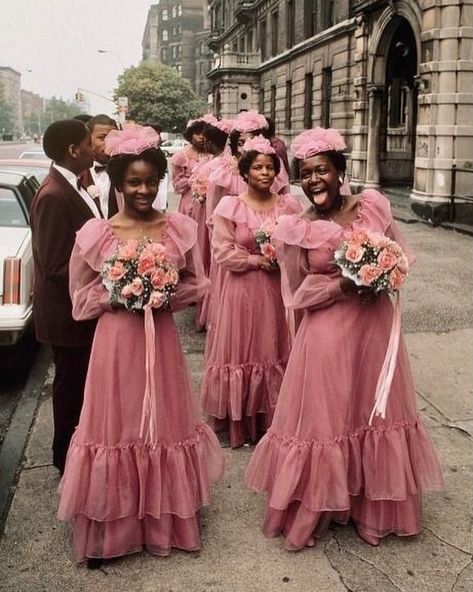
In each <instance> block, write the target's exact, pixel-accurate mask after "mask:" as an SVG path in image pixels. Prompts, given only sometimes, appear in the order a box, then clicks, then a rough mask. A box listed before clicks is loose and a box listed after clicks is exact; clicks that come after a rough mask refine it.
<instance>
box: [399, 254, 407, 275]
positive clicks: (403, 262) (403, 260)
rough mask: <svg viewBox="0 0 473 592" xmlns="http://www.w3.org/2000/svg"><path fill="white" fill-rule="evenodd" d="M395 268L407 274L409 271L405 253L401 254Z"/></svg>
mask: <svg viewBox="0 0 473 592" xmlns="http://www.w3.org/2000/svg"><path fill="white" fill-rule="evenodd" d="M397 268H398V269H399V271H400V272H401V273H403V274H407V273H408V271H409V261H408V260H407V257H406V256H405V255H401V258H400V260H399V262H398V264H397Z"/></svg>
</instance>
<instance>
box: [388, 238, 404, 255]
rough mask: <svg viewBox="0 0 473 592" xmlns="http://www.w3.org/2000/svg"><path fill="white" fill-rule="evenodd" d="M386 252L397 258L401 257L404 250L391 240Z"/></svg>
mask: <svg viewBox="0 0 473 592" xmlns="http://www.w3.org/2000/svg"><path fill="white" fill-rule="evenodd" d="M385 248H386V250H387V251H389V252H390V253H392V254H393V255H395V256H396V257H401V255H402V254H403V253H402V249H401V247H400V246H399V245H398V244H397V243H396V242H394V241H392V240H390V241H389V243H388V244H387V245H386V247H385Z"/></svg>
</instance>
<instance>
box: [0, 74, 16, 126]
mask: <svg viewBox="0 0 473 592" xmlns="http://www.w3.org/2000/svg"><path fill="white" fill-rule="evenodd" d="M3 93H4V91H3V84H2V83H1V82H0V133H2V132H5V133H7V134H9V133H11V132H12V131H13V125H14V123H13V112H12V108H11V106H10V105H9V104H8V103H7V102H6V100H5V96H4V94H3Z"/></svg>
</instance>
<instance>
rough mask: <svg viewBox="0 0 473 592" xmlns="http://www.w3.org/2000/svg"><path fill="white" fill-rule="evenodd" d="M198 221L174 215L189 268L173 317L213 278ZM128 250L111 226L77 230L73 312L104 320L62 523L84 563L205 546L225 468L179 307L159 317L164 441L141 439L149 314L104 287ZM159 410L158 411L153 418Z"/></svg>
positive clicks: (155, 370) (171, 221)
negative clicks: (207, 513) (113, 302)
mask: <svg viewBox="0 0 473 592" xmlns="http://www.w3.org/2000/svg"><path fill="white" fill-rule="evenodd" d="M196 238H197V236H196V225H195V222H194V221H193V220H190V219H189V218H187V217H186V216H183V215H182V214H179V213H173V214H168V215H167V223H166V227H165V232H164V235H163V239H162V241H161V242H162V244H164V245H165V247H166V249H167V255H168V257H169V258H170V259H171V261H173V262H174V263H175V264H176V265H177V266H178V267H179V270H180V276H181V279H180V282H179V284H178V289H177V292H176V294H175V296H174V299H173V305H172V307H173V310H174V311H175V310H179V309H181V308H183V307H186V306H188V305H190V304H192V303H194V302H196V300H198V299H199V298H200V297H201V296H202V294H203V292H204V291H205V290H206V289H207V287H208V280H207V279H206V278H205V276H204V274H203V270H202V264H201V263H200V258H199V256H198V250H197V247H196ZM118 245H119V241H118V240H117V238H116V236H115V235H114V234H113V232H112V229H111V227H110V226H109V224H108V222H107V221H106V220H100V219H98V220H97V219H94V220H90V221H89V222H88V223H87V224H85V226H84V227H83V228H82V229H81V230H80V231H79V232H78V233H77V238H76V243H75V246H74V249H73V252H72V257H71V263H70V286H71V296H72V301H73V315H74V318H75V319H77V320H82V319H91V318H97V317H98V323H97V329H96V333H95V337H94V342H93V346H92V353H91V357H90V365H89V370H88V374H87V381H86V386H85V397H84V406H83V409H82V413H81V416H80V421H79V426H78V428H77V430H76V432H75V434H74V436H73V439H72V441H71V445H70V448H69V452H68V455H67V461H66V468H65V472H64V476H63V478H62V481H61V484H60V503H59V510H58V516H59V518H60V519H62V520H70V521H71V522H72V525H73V548H74V555H75V557H76V559H77V560H78V561H81V560H84V559H85V558H89V557H102V558H110V557H116V556H121V555H125V554H127V553H134V552H136V551H141V550H142V549H143V548H146V549H147V550H148V551H149V552H151V553H154V554H156V555H168V554H169V553H170V551H171V549H172V547H177V548H179V549H184V550H186V551H194V550H196V549H199V548H200V545H201V543H200V533H199V521H198V516H199V508H201V506H203V505H206V504H208V503H209V488H210V484H211V483H212V482H213V481H214V480H216V479H218V478H219V477H220V476H221V474H222V471H223V456H222V451H221V449H220V446H219V443H218V440H217V438H216V436H215V434H214V432H213V431H212V429H211V428H210V427H209V426H208V425H207V424H205V423H204V422H203V421H202V420H201V418H200V414H199V410H198V403H197V400H196V398H195V397H194V395H193V394H192V392H191V386H190V380H189V376H188V373H187V370H186V364H185V360H184V356H183V354H182V350H181V346H180V343H179V337H178V334H177V331H176V327H175V325H174V320H173V315H172V312H171V311H155V312H154V313H153V316H152V321H154V329H155V330H154V333H155V338H154V347H155V352H156V355H155V358H154V367H153V365H152V364H151V372H152V376H154V382H155V396H154V398H153V400H152V402H153V405H152V407H149V408H148V410H149V409H151V410H152V415H150V416H149V418H148V419H149V422H150V423H149V425H151V420H152V421H153V422H154V428H155V438H154V443H152V442H153V440H150V438H149V437H148V436H149V431H148V430H146V432H145V434H146V436H145V435H143V437H140V425H141V420H142V413H143V410H144V392H145V388H146V382H147V380H146V375H147V370H146V364H145V359H146V353H147V347H148V344H147V343H146V340H145V330H144V318H143V315H140V314H133V313H131V312H127V311H124V310H112V309H111V308H110V305H109V298H108V293H107V292H106V290H105V288H104V286H103V285H102V282H101V279H100V275H99V274H100V271H101V269H102V266H103V262H104V260H105V259H107V258H108V257H109V256H110V255H112V254H113V253H114V252H115V251H116V250H117V247H118ZM153 410H154V411H153Z"/></svg>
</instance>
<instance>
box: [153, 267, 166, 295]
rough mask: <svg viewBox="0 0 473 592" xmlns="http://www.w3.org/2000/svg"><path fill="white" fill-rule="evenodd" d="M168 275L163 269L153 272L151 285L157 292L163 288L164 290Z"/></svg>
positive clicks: (159, 268)
mask: <svg viewBox="0 0 473 592" xmlns="http://www.w3.org/2000/svg"><path fill="white" fill-rule="evenodd" d="M166 275H167V274H166V272H165V271H164V269H163V268H162V267H158V269H155V271H153V273H152V274H151V276H150V277H151V285H152V286H153V288H154V289H155V290H160V289H161V288H164V286H165V285H166V279H167V277H166Z"/></svg>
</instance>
